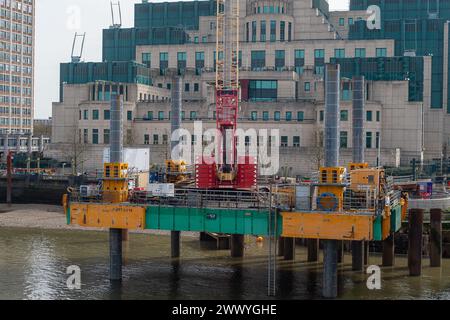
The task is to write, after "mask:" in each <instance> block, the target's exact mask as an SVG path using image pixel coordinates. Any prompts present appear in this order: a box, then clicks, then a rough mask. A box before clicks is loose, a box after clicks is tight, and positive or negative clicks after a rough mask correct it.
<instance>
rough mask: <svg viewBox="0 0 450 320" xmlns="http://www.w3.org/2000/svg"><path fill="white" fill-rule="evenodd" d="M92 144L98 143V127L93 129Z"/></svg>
mask: <svg viewBox="0 0 450 320" xmlns="http://www.w3.org/2000/svg"><path fill="white" fill-rule="evenodd" d="M92 144H98V129H92Z"/></svg>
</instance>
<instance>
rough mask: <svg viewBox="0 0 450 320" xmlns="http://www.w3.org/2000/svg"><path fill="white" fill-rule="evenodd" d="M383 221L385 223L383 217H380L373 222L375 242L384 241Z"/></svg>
mask: <svg viewBox="0 0 450 320" xmlns="http://www.w3.org/2000/svg"><path fill="white" fill-rule="evenodd" d="M382 221H383V217H381V216H379V217H377V218H376V220H375V221H374V222H373V240H374V241H381V240H383V228H382Z"/></svg>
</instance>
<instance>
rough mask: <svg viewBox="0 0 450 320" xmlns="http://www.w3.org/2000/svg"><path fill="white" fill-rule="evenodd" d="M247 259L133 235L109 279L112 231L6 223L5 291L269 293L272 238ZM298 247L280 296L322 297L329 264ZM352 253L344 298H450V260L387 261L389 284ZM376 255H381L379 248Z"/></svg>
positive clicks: (111, 295) (14, 294) (1, 266)
mask: <svg viewBox="0 0 450 320" xmlns="http://www.w3.org/2000/svg"><path fill="white" fill-rule="evenodd" d="M246 241H247V243H246V249H247V251H246V256H245V258H244V259H243V260H234V259H231V258H230V252H229V251H227V250H225V251H216V250H211V248H205V247H204V246H202V245H201V244H200V243H199V242H198V240H197V239H196V238H184V239H183V247H182V257H181V258H180V259H179V260H172V259H170V258H169V256H168V255H169V253H170V237H165V236H153V235H131V236H130V241H129V242H128V243H125V244H124V254H125V256H126V258H125V263H124V269H123V275H124V278H123V281H122V283H111V282H110V281H109V274H108V268H109V245H108V234H107V233H101V232H81V231H37V230H29V229H8V228H1V229H0V288H2V290H0V299H113V300H117V299H186V300H191V299H214V300H218V299H246V300H248V299H267V284H268V283H267V244H262V245H261V244H256V241H255V239H254V238H251V237H249V238H247V240H246ZM305 261H306V254H305V248H302V247H298V248H297V257H296V260H295V262H286V261H283V260H282V259H281V258H280V259H279V261H278V269H277V289H278V290H277V292H278V295H277V298H282V299H296V300H300V299H320V293H321V287H322V284H321V281H322V266H321V264H310V263H307V262H305ZM349 261H351V259H349V257H347V258H346V262H347V263H346V264H345V265H343V266H341V267H340V269H339V270H340V271H339V284H340V298H342V299H450V268H449V267H450V261H449V260H444V261H443V267H442V269H441V268H429V267H428V261H427V260H426V259H424V262H423V263H424V269H423V276H422V277H418V278H411V277H409V276H408V269H407V259H406V258H405V257H398V259H397V265H398V267H396V268H387V269H382V280H383V281H382V286H383V288H382V290H380V291H370V290H368V289H367V287H366V280H367V275H366V274H365V273H361V272H360V273H355V272H352V271H351V266H350V263H349ZM371 263H381V258H380V257H378V256H372V257H371ZM71 265H77V266H79V267H80V268H81V272H82V275H81V278H82V290H78V291H77V290H75V291H71V290H69V289H67V287H66V281H67V277H68V275H66V273H65V272H66V269H67V267H68V266H71Z"/></svg>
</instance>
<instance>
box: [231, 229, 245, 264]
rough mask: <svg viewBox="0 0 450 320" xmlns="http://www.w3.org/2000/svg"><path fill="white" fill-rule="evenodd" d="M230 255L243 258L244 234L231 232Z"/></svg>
mask: <svg viewBox="0 0 450 320" xmlns="http://www.w3.org/2000/svg"><path fill="white" fill-rule="evenodd" d="M231 257H232V258H243V257H244V236H243V235H238V234H233V235H232V236H231Z"/></svg>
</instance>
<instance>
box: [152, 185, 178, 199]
mask: <svg viewBox="0 0 450 320" xmlns="http://www.w3.org/2000/svg"><path fill="white" fill-rule="evenodd" d="M147 191H148V192H149V193H151V194H152V195H153V196H155V197H166V198H173V197H175V185H174V184H173V183H150V184H149V185H148V187H147Z"/></svg>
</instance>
